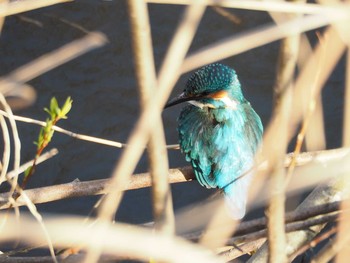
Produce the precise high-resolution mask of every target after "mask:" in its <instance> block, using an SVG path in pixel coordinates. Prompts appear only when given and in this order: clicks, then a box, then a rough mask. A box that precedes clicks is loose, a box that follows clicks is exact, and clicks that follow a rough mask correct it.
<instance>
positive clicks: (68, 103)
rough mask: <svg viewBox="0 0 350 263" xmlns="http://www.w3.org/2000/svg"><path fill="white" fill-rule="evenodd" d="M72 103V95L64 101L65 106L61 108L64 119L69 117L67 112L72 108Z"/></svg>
mask: <svg viewBox="0 0 350 263" xmlns="http://www.w3.org/2000/svg"><path fill="white" fill-rule="evenodd" d="M72 103H73V100H72V99H71V97H68V98H67V99H66V101H65V102H64V104H63V106H62V110H61V115H60V117H61V118H62V119H67V116H66V115H67V114H68V112H69V111H70V110H71V108H72Z"/></svg>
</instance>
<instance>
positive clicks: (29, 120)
mask: <svg viewBox="0 0 350 263" xmlns="http://www.w3.org/2000/svg"><path fill="white" fill-rule="evenodd" d="M0 114H1V115H3V116H4V117H6V118H8V115H7V113H6V112H5V111H3V110H1V109H0ZM13 118H14V119H15V120H16V121H21V122H25V123H31V124H36V125H39V126H45V125H46V122H44V121H39V120H36V119H32V118H28V117H22V116H17V115H13ZM52 129H53V130H54V131H57V132H60V133H63V134H65V135H68V136H70V137H72V138H75V139H78V140H83V141H89V142H93V143H98V144H102V145H107V146H112V147H116V148H125V147H127V145H126V144H125V143H121V142H116V141H111V140H106V139H102V138H98V137H93V136H90V135H85V134H79V133H75V132H72V131H69V130H66V129H63V128H61V127H59V126H56V125H55V126H52ZM166 148H167V149H169V150H178V149H179V145H178V144H171V145H167V146H166Z"/></svg>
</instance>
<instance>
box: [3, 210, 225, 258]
mask: <svg viewBox="0 0 350 263" xmlns="http://www.w3.org/2000/svg"><path fill="white" fill-rule="evenodd" d="M84 221H85V218H84V217H79V216H64V217H55V218H53V217H48V218H45V225H46V227H47V229H48V233H49V235H50V236H51V237H52V240H53V241H54V242H55V243H54V244H55V246H57V247H67V246H84V248H93V247H95V246H96V245H98V244H99V240H102V244H101V245H102V249H103V252H104V253H106V254H111V255H115V256H120V257H131V258H133V259H138V260H141V261H149V260H150V259H152V260H155V261H157V262H179V263H180V262H181V263H186V262H202V263H219V262H222V261H221V260H220V259H219V258H218V257H217V256H216V255H215V254H214V253H213V252H211V251H209V250H208V249H205V248H203V247H200V246H197V245H195V244H193V243H191V242H189V241H186V240H184V239H181V238H178V237H173V236H171V237H170V236H168V235H161V234H160V233H157V232H156V233H155V232H154V231H153V230H150V229H145V228H144V227H138V226H133V225H130V224H122V223H114V224H112V223H110V222H106V221H103V220H100V221H97V222H94V221H93V220H88V221H87V222H86V223H87V224H83V223H82V222H84ZM21 225H22V226H23V228H22V230H23V231H21V233H20V234H21V235H20V238H21V240H22V241H24V242H25V241H27V242H30V243H31V244H33V245H42V244H43V242H44V241H45V239H44V237H43V235H38V232H39V231H40V228H39V226H38V224H37V222H36V221H34V220H33V219H31V218H30V217H28V216H25V215H23V214H22V216H21ZM87 226H89V227H87ZM17 229H18V224H17V223H16V222H15V220H14V217H13V216H12V215H9V220H7V223H6V225H5V227H4V228H3V230H2V233H1V235H0V241H1V242H3V241H5V240H6V241H7V240H11V239H14V238H16V237H18V235H16V233H17V231H16V230H17ZM106 229H107V230H108V231H104V230H106ZM72 233H73V234H72ZM92 237H93V238H92ZM160 248H161V249H160Z"/></svg>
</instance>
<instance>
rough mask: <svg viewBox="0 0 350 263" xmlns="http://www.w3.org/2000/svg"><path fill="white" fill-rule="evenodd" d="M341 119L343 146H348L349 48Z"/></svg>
mask: <svg viewBox="0 0 350 263" xmlns="http://www.w3.org/2000/svg"><path fill="white" fill-rule="evenodd" d="M345 81H346V82H345V83H346V84H345V96H344V119H343V146H344V147H349V146H350V121H349V120H350V50H349V49H348V50H347V58H346V76H345Z"/></svg>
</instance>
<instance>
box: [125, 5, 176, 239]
mask: <svg viewBox="0 0 350 263" xmlns="http://www.w3.org/2000/svg"><path fill="white" fill-rule="evenodd" d="M128 3H129V13H130V21H131V25H132V26H131V29H132V35H133V50H134V56H135V65H136V73H137V78H138V86H139V90H140V95H141V108H142V109H143V108H145V105H146V104H147V101H148V100H149V98H151V97H152V95H153V93H155V92H157V90H156V82H157V78H156V70H155V65H154V58H153V48H152V38H151V27H150V21H149V17H148V16H149V15H148V9H147V4H146V3H145V2H144V1H140V0H130V1H129V2H128ZM165 145H166V142H165V135H164V130H163V123H162V120H161V118H158V121H157V123H156V124H155V126H154V128H153V131H151V135H150V141H149V144H148V147H147V148H148V154H149V160H150V172H151V178H152V204H153V214H154V220H155V227H156V229H158V230H160V231H162V232H163V233H168V234H173V233H174V231H175V226H174V211H173V205H172V196H171V192H170V187H169V182H168V170H169V166H168V155H167V151H166V148H165Z"/></svg>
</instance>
